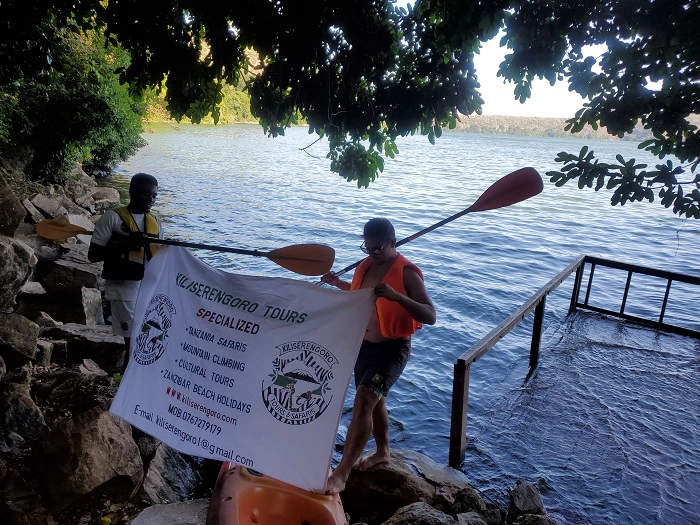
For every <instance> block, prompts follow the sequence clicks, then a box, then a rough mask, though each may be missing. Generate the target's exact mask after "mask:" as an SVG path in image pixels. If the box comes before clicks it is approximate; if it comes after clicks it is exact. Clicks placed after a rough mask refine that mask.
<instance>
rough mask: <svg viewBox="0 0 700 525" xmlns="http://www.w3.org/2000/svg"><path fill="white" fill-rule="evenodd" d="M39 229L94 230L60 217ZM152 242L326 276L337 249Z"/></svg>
mask: <svg viewBox="0 0 700 525" xmlns="http://www.w3.org/2000/svg"><path fill="white" fill-rule="evenodd" d="M36 232H37V234H38V235H40V236H41V237H44V238H45V239H53V240H65V239H67V238H69V237H73V236H75V235H92V232H91V231H89V230H86V229H85V228H82V227H81V226H76V225H74V224H68V223H65V222H61V221H59V220H56V219H45V220H43V221H40V222H39V223H38V224H37V225H36ZM144 238H145V239H146V240H147V241H148V242H149V243H154V244H168V245H172V246H184V247H186V248H197V249H201V250H212V251H217V252H229V253H238V254H241V255H253V256H255V257H267V258H268V259H270V260H271V261H272V262H274V263H276V264H278V265H279V266H281V267H282V268H286V269H287V270H291V271H292V272H295V273H298V274H301V275H323V274H324V273H326V272H328V271H329V270H330V269H331V267H332V266H333V261H334V260H335V250H334V249H333V248H331V247H330V246H326V245H325V244H294V245H292V246H286V247H284V248H278V249H276V250H272V251H269V252H261V251H258V250H245V249H242V248H229V247H226V246H212V245H210V244H197V243H193V242H185V241H176V240H173V239H157V238H155V237H151V236H146V235H145V236H144Z"/></svg>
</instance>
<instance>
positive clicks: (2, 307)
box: [0, 236, 37, 312]
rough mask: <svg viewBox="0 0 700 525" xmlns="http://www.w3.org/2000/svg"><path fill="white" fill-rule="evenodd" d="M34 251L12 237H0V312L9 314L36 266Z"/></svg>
mask: <svg viewBox="0 0 700 525" xmlns="http://www.w3.org/2000/svg"><path fill="white" fill-rule="evenodd" d="M36 261H37V259H36V257H35V256H34V251H33V250H32V249H31V248H30V247H29V246H27V245H26V244H25V243H23V242H21V241H19V240H17V239H13V238H12V237H6V236H0V312H10V311H11V310H12V307H13V306H14V302H15V297H17V294H18V293H19V291H20V290H21V289H22V286H23V285H24V283H25V282H27V279H29V277H30V276H31V275H32V272H33V271H34V266H35V265H36Z"/></svg>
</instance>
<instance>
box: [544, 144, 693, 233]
mask: <svg viewBox="0 0 700 525" xmlns="http://www.w3.org/2000/svg"><path fill="white" fill-rule="evenodd" d="M555 160H556V161H557V162H560V163H562V164H563V167H562V168H561V169H560V170H559V171H548V172H547V176H549V177H550V181H551V182H553V183H554V184H555V185H556V186H563V185H564V184H566V183H567V182H568V181H571V180H577V181H578V187H579V188H580V189H583V188H594V189H595V191H598V190H600V189H602V188H605V189H608V190H613V193H612V197H611V203H612V205H613V206H615V205H618V204H619V205H620V206H622V205H624V204H625V203H627V202H635V201H637V202H639V201H649V202H654V199H655V197H656V196H657V195H658V197H659V199H660V202H661V204H662V205H663V206H665V207H666V208H671V209H672V210H673V213H675V214H677V215H681V216H685V217H688V218H694V219H700V190H698V185H699V184H700V174H697V175H695V178H694V179H693V180H692V181H691V182H690V183H687V182H685V183H684V182H680V181H679V180H678V178H677V177H678V175H680V174H681V173H683V168H682V167H680V166H674V165H673V163H672V162H671V161H670V160H669V161H666V162H665V163H660V164H657V165H656V166H655V167H654V168H653V169H648V168H649V166H648V165H647V164H638V163H637V161H636V160H635V159H625V158H624V157H622V155H617V157H616V160H617V162H618V163H617V164H615V163H605V162H601V161H600V160H599V159H597V158H596V157H595V152H594V151H593V150H589V149H588V147H587V146H584V147H583V148H581V151H580V152H579V154H578V155H574V154H571V153H567V152H565V151H562V152H560V153H559V154H558V155H557V157H556V159H555ZM689 185H694V186H695V187H694V188H692V187H691V190H690V191H689V192H686V191H685V190H684V189H683V188H684V187H685V186H689Z"/></svg>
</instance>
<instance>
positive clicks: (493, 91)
mask: <svg viewBox="0 0 700 525" xmlns="http://www.w3.org/2000/svg"><path fill="white" fill-rule="evenodd" d="M500 39H501V35H500V34H499V35H498V36H496V37H495V38H493V39H491V40H489V41H488V42H486V43H485V44H483V45H482V48H481V54H479V55H474V64H475V66H476V74H477V76H478V77H479V83H480V84H481V88H480V90H479V91H480V92H481V98H483V99H484V101H485V104H484V106H483V110H484V111H483V114H484V115H512V116H518V117H558V118H561V117H565V118H570V117H573V116H574V113H576V111H577V110H579V109H580V108H581V106H582V104H583V99H582V98H581V97H580V96H579V95H577V94H576V93H571V92H569V91H568V86H569V84H568V83H567V82H566V81H564V82H557V83H556V84H555V85H554V86H550V85H549V82H548V81H546V80H540V79H535V80H534V82H533V85H532V96H531V97H530V98H529V99H528V100H527V101H526V102H525V103H524V104H521V103H520V102H518V101H517V100H515V96H514V95H513V89H515V84H512V83H507V84H504V81H503V78H502V77H497V76H496V72H497V71H498V65H499V64H500V63H501V62H502V61H503V57H504V55H505V54H506V53H507V52H508V50H507V49H506V48H500V47H499V46H498V43H499V41H500Z"/></svg>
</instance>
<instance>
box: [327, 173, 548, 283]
mask: <svg viewBox="0 0 700 525" xmlns="http://www.w3.org/2000/svg"><path fill="white" fill-rule="evenodd" d="M541 191H542V177H540V175H539V174H538V173H537V171H536V170H535V169H534V168H521V169H519V170H516V171H514V172H512V173H509V174H508V175H506V176H505V177H502V178H501V179H499V180H497V181H496V182H494V183H493V184H492V185H491V186H489V188H488V189H487V190H486V191H485V192H484V193H482V195H481V196H480V197H479V198H478V199H477V200H476V202H475V203H474V204H472V205H471V206H469V207H468V208H466V209H464V210H462V211H460V212H457V213H455V214H454V215H450V216H449V217H447V218H446V219H443V220H441V221H440V222H436V223H435V224H433V225H432V226H428V227H427V228H424V229H422V230H421V231H419V232H416V233H414V234H413V235H411V236H409V237H406V238H405V239H401V240H400V241H398V242H397V243H396V246H397V247H398V246H401V245H402V244H406V243H407V242H410V241H412V240H414V239H417V238H418V237H420V236H421V235H425V234H426V233H428V232H431V231H433V230H434V229H436V228H439V227H440V226H443V225H445V224H447V223H448V222H452V221H453V220H455V219H458V218H459V217H461V216H463V215H466V214H467V213H472V212H478V211H487V210H494V209H497V208H503V207H504V206H510V205H511V204H515V203H516V202H521V201H523V200H525V199H529V198H530V197H532V196H534V195H537V194H538V193H540V192H541ZM363 260H364V259H362V260H359V261H357V262H356V263H354V264H351V265H350V266H346V267H345V268H343V269H342V270H340V271H339V272H336V273H335V275H336V276H338V275H342V274H344V273H346V272H348V271H350V270H352V269H353V268H356V267H357V266H359V264H360V263H361V262H362V261H363ZM321 282H322V281H321Z"/></svg>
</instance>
